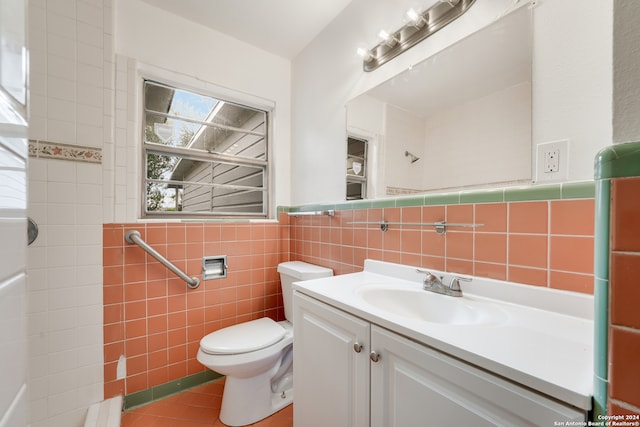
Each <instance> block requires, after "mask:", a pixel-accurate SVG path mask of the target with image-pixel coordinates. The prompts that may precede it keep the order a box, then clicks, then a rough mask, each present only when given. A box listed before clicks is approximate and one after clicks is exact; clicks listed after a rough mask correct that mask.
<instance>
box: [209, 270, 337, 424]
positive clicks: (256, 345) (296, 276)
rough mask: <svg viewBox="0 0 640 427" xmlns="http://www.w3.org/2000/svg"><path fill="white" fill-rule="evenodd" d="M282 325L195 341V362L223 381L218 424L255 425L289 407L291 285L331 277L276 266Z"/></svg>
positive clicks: (265, 321) (253, 326)
mask: <svg viewBox="0 0 640 427" xmlns="http://www.w3.org/2000/svg"><path fill="white" fill-rule="evenodd" d="M278 273H280V282H281V285H282V299H283V304H284V314H285V317H286V319H287V320H284V321H281V322H276V321H274V320H272V319H270V318H268V317H263V318H261V319H257V320H252V321H249V322H244V323H240V324H237V325H233V326H229V327H227V328H223V329H220V330H218V331H215V332H212V333H210V334H209V335H207V336H205V337H204V338H202V340H200V348H199V349H198V356H197V358H198V362H200V363H202V364H203V365H204V366H206V367H207V368H209V369H211V370H212V371H215V372H217V373H219V374H222V375H225V376H226V380H225V385H224V392H223V395H222V407H221V409H220V421H222V422H223V423H224V424H226V425H229V426H244V425H247V424H252V423H255V422H256V421H259V420H261V419H263V418H266V417H268V416H269V415H271V414H273V413H274V412H277V411H279V410H280V409H282V408H284V407H285V406H287V405H288V404H290V403H291V402H292V401H293V325H292V324H291V322H293V308H292V307H291V305H292V300H293V288H292V286H291V284H292V283H293V282H299V281H302V280H311V279H317V278H320V277H328V276H332V275H333V271H332V270H331V269H329V268H325V267H320V266H317V265H313V264H308V263H306V262H302V261H290V262H283V263H281V264H279V265H278Z"/></svg>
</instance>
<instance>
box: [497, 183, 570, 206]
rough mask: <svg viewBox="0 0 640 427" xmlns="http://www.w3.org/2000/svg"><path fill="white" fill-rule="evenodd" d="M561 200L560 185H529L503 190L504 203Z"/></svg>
mask: <svg viewBox="0 0 640 427" xmlns="http://www.w3.org/2000/svg"><path fill="white" fill-rule="evenodd" d="M560 198H562V191H561V186H560V184H556V185H531V186H529V187H517V188H505V190H504V201H505V202H524V201H532V200H554V199H560Z"/></svg>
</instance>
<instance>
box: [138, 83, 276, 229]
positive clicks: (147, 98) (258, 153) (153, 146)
mask: <svg viewBox="0 0 640 427" xmlns="http://www.w3.org/2000/svg"><path fill="white" fill-rule="evenodd" d="M267 128H268V113H267V111H262V110H259V109H256V108H253V107H250V106H246V105H240V104H237V103H233V102H229V101H225V100H221V99H216V98H213V97H210V96H206V95H201V94H198V93H195V92H191V91H188V90H184V89H178V88H175V87H171V86H168V85H165V84H161V83H157V82H153V81H150V80H145V81H144V144H143V150H144V153H143V155H144V157H143V158H144V161H145V175H144V185H143V188H144V192H145V195H144V213H145V216H149V217H151V216H171V215H177V216H181V217H184V216H214V217H234V216H244V217H266V216H267V214H268V203H267V199H268V194H269V188H268V177H267V175H268V169H269V164H268V158H267V156H268V141H267V135H268V132H267Z"/></svg>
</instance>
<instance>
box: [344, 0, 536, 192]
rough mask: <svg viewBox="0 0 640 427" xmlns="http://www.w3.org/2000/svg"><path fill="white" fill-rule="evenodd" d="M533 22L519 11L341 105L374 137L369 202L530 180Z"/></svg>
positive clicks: (355, 126)
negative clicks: (372, 189)
mask: <svg viewBox="0 0 640 427" xmlns="http://www.w3.org/2000/svg"><path fill="white" fill-rule="evenodd" d="M531 24H532V17H531V11H530V10H529V9H528V8H526V7H521V8H519V9H517V10H516V11H514V12H512V13H510V14H509V15H507V16H505V17H502V18H501V19H499V20H498V21H496V22H494V23H493V24H491V25H489V26H487V27H486V28H483V29H481V30H479V31H477V32H475V33H473V34H472V35H470V36H469V37H467V38H465V39H463V40H461V41H460V42H458V43H456V44H454V45H452V46H450V47H448V48H446V49H444V50H442V51H441V52H439V53H437V54H436V55H434V56H432V57H430V58H428V59H426V60H425V61H423V62H422V63H420V64H418V65H416V66H413V67H411V68H410V69H408V70H406V71H404V72H402V73H400V74H399V75H397V76H395V77H393V78H392V79H390V80H388V81H386V82H384V83H383V84H381V85H379V86H377V87H375V88H373V89H371V90H370V91H368V92H366V93H364V94H363V95H360V96H359V97H357V98H355V99H353V100H352V101H350V102H349V103H348V104H347V127H348V129H347V132H348V133H350V134H351V133H353V132H365V133H368V134H374V135H377V140H378V144H379V147H378V150H377V152H378V155H379V156H380V157H379V158H378V159H375V161H376V162H377V164H378V165H379V167H378V168H376V170H375V171H372V172H371V174H370V175H371V176H370V177H369V180H376V181H377V182H378V185H377V186H376V187H377V188H379V189H380V190H379V191H378V193H376V194H372V192H369V194H368V197H369V198H375V197H383V196H389V195H398V194H410V193H419V192H424V191H430V190H443V189H451V188H467V187H469V188H472V187H477V186H483V185H487V184H511V183H522V182H530V181H531V170H532V166H531V68H532V67H531V63H532V62H531V61H532V60H531V58H532V55H531V50H532V47H531V45H532V43H531V37H532V25H531ZM406 152H410V153H412V155H413V156H415V157H418V158H420V159H419V160H417V161H415V162H412V160H413V158H412V157H410V156H406V155H405V153H406ZM372 160H373V159H372Z"/></svg>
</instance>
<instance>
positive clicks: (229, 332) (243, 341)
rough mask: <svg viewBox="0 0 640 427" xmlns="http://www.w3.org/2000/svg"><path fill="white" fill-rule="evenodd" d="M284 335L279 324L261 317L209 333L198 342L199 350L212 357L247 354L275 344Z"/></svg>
mask: <svg viewBox="0 0 640 427" xmlns="http://www.w3.org/2000/svg"><path fill="white" fill-rule="evenodd" d="M285 333H286V330H285V328H283V327H282V326H281V325H280V324H278V323H276V322H275V321H274V320H273V319H270V318H268V317H263V318H261V319H256V320H251V321H249V322H245V323H240V324H237V325H233V326H229V327H226V328H224V329H220V330H218V331H215V332H212V333H210V334H209V335H207V336H205V337H204V338H202V339H201V340H200V349H202V351H204V352H205V353H207V354H213V355H215V354H242V353H249V352H252V351H256V350H260V349H263V348H265V347H269V346H270V345H273V344H275V343H277V342H278V341H280V340H281V339H282V338H283V337H284V336H285Z"/></svg>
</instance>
